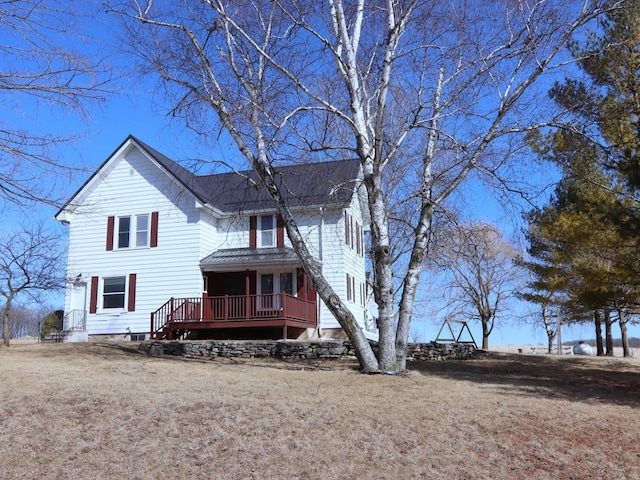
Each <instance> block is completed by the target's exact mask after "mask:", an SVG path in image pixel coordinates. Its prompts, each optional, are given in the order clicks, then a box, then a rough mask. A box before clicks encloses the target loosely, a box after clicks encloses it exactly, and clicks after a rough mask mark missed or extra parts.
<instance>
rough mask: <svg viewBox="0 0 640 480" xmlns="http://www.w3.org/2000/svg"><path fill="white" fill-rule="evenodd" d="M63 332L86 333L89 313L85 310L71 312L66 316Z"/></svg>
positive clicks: (63, 320)
mask: <svg viewBox="0 0 640 480" xmlns="http://www.w3.org/2000/svg"><path fill="white" fill-rule="evenodd" d="M62 330H64V331H67V332H84V331H86V330H87V312H86V311H85V310H71V311H70V312H67V313H65V314H64V317H63V319H62Z"/></svg>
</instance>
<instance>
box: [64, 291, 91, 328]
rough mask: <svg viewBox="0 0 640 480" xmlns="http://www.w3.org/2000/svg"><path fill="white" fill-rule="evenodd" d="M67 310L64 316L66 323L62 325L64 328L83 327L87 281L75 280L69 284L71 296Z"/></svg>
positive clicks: (85, 312)
mask: <svg viewBox="0 0 640 480" xmlns="http://www.w3.org/2000/svg"><path fill="white" fill-rule="evenodd" d="M69 310H70V311H69V312H68V314H67V316H66V322H65V323H67V325H62V328H63V329H64V330H72V329H77V328H79V327H83V328H82V330H84V327H85V322H84V319H85V318H86V315H87V283H86V282H77V283H73V284H72V285H71V298H70V302H69Z"/></svg>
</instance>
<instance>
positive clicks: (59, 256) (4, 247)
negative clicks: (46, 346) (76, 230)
mask: <svg viewBox="0 0 640 480" xmlns="http://www.w3.org/2000/svg"><path fill="white" fill-rule="evenodd" d="M2 233H3V235H2V236H1V237H0V298H2V299H3V300H4V305H3V308H2V339H3V344H4V345H5V346H7V347H8V346H9V345H10V343H11V328H10V318H11V311H12V308H13V305H14V301H16V299H17V298H20V297H24V298H25V299H26V298H29V299H31V300H32V301H34V302H38V301H39V298H40V295H41V294H42V293H44V292H52V291H55V290H59V289H61V288H63V287H64V264H63V263H62V260H63V258H64V256H63V252H62V247H61V246H60V235H58V234H55V233H51V232H47V231H46V230H45V229H44V228H43V227H42V226H40V225H38V226H35V227H23V228H21V229H19V230H17V231H15V232H13V233H11V232H9V231H5V232H2Z"/></svg>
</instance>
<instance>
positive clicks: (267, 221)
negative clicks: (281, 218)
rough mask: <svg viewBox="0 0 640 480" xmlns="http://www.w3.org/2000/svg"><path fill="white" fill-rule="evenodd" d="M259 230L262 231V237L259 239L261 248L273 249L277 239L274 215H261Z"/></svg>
mask: <svg viewBox="0 0 640 480" xmlns="http://www.w3.org/2000/svg"><path fill="white" fill-rule="evenodd" d="M258 220H259V221H258V230H259V231H260V235H259V236H258V238H259V239H260V246H261V247H273V246H275V239H276V232H275V229H276V221H275V217H274V216H273V215H261V216H260V217H258Z"/></svg>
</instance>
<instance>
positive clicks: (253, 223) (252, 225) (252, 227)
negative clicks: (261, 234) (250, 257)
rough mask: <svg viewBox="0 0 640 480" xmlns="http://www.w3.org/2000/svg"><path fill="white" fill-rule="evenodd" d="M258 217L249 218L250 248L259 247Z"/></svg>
mask: <svg viewBox="0 0 640 480" xmlns="http://www.w3.org/2000/svg"><path fill="white" fill-rule="evenodd" d="M257 230H258V217H256V216H255V215H251V216H250V217H249V248H256V247H257V245H258V233H257Z"/></svg>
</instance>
